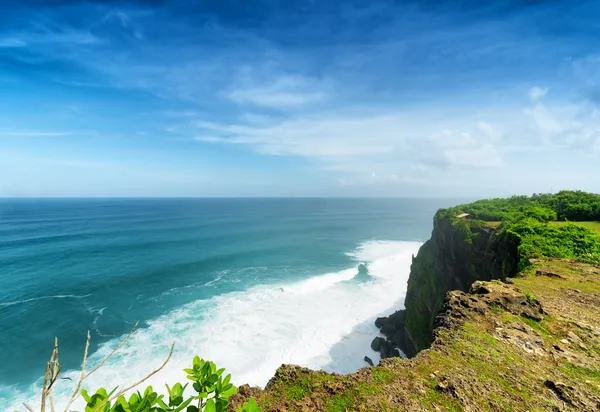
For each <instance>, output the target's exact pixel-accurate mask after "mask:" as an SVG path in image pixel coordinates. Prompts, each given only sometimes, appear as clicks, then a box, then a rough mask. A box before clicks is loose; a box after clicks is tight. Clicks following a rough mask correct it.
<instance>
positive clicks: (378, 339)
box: [371, 336, 385, 352]
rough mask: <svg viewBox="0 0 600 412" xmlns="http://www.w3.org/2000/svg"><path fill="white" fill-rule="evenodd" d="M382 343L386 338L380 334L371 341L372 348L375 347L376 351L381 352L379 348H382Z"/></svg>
mask: <svg viewBox="0 0 600 412" xmlns="http://www.w3.org/2000/svg"><path fill="white" fill-rule="evenodd" d="M382 343H385V339H383V338H382V337H380V336H378V337H376V338H375V339H373V341H372V342H371V349H373V350H374V351H375V352H379V349H380V348H381V345H382Z"/></svg>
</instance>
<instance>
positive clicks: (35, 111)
mask: <svg viewBox="0 0 600 412" xmlns="http://www.w3.org/2000/svg"><path fill="white" fill-rule="evenodd" d="M9 3H11V2H0V196H496V195H510V194H513V193H532V192H548V191H550V190H554V191H556V190H558V189H561V188H581V189H584V190H589V191H596V192H600V179H599V177H600V156H599V155H600V107H599V106H598V105H599V104H600V46H598V38H599V37H600V23H598V21H597V16H598V15H600V2H598V1H594V2H591V1H586V0H582V1H577V2H574V1H558V0H537V1H536V0H504V1H488V2H481V1H471V0H469V1H467V0H462V1H460V0H458V1H456V0H455V1H441V0H421V1H402V2H401V1H396V2H391V1H382V2H377V1H362V0H361V1H358V0H357V1H344V2H342V1H331V0H320V1H317V0H314V1H309V0H287V1H274V0H253V1H242V0H238V1H230V0H220V1H213V0H209V1H202V2H199V1H191V0H170V1H169V0H164V1H160V0H155V1H142V0H138V1H125V0H113V1H86V2H80V1H67V0H21V1H19V2H16V3H18V4H19V5H18V6H15V4H9ZM199 4H201V5H199Z"/></svg>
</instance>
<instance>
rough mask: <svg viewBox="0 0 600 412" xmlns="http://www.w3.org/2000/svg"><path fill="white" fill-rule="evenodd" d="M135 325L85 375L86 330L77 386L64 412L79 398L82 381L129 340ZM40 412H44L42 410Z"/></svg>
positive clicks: (88, 338)
mask: <svg viewBox="0 0 600 412" xmlns="http://www.w3.org/2000/svg"><path fill="white" fill-rule="evenodd" d="M137 325H138V322H136V323H135V325H133V328H132V329H131V332H129V334H128V335H127V336H125V338H124V339H123V340H122V341H121V343H119V344H118V345H117V346H116V347H115V348H114V349H113V350H112V352H110V353H109V354H108V355H107V356H106V357H105V358H104V359H102V360H101V361H100V363H99V364H98V365H96V367H95V368H94V369H92V370H91V371H89V372H88V373H87V374H86V373H85V365H86V363H87V355H88V349H89V347H90V331H89V330H88V334H87V339H86V341H85V350H84V352H83V362H82V364H81V375H80V377H79V381H78V382H77V386H76V387H75V390H74V391H73V394H72V395H71V399H70V400H69V403H68V404H67V407H66V408H65V412H69V408H70V407H71V405H72V404H73V402H75V399H77V397H78V396H79V390H80V389H81V385H83V381H84V380H86V379H87V378H88V377H89V376H90V375H91V374H92V373H94V372H96V371H97V370H98V369H100V368H101V367H102V365H104V364H105V363H106V361H107V360H109V359H110V357H111V356H112V355H114V354H115V352H116V351H118V350H119V349H120V348H121V347H123V345H125V343H126V342H127V341H128V340H129V338H130V337H131V335H132V334H133V332H135V329H136V328H137ZM42 412H44V410H43V409H42Z"/></svg>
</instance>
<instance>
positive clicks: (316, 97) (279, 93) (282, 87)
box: [226, 74, 327, 109]
mask: <svg viewBox="0 0 600 412" xmlns="http://www.w3.org/2000/svg"><path fill="white" fill-rule="evenodd" d="M267 79H268V80H267V81H264V80H262V81H260V82H256V81H255V80H254V79H252V80H251V79H249V78H248V74H246V75H243V79H242V80H241V83H242V84H241V85H239V86H237V87H235V88H233V89H231V90H230V91H228V92H227V94H226V96H227V98H229V99H230V100H232V101H234V102H236V103H250V104H255V105H258V106H267V107H271V108H276V109H281V108H288V107H296V106H303V105H306V104H310V103H315V102H319V101H322V100H325V99H326V98H327V93H326V92H325V90H324V89H325V87H324V86H323V85H321V84H319V83H318V82H315V81H313V80H312V79H307V78H305V77H303V76H298V75H295V76H293V75H284V76H280V77H276V78H267Z"/></svg>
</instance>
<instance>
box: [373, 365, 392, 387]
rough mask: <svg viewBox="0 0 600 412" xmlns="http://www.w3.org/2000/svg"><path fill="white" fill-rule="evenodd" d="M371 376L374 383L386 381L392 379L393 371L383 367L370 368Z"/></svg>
mask: <svg viewBox="0 0 600 412" xmlns="http://www.w3.org/2000/svg"><path fill="white" fill-rule="evenodd" d="M371 377H372V378H373V382H375V383H388V382H391V381H392V379H394V372H392V371H391V370H389V369H384V368H381V367H379V368H373V369H372V370H371Z"/></svg>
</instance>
